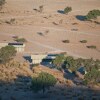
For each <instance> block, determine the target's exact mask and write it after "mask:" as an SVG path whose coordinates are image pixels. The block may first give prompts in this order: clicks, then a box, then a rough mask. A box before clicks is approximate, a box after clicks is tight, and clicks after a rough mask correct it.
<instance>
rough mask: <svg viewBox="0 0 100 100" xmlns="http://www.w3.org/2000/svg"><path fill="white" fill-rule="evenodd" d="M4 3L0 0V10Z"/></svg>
mask: <svg viewBox="0 0 100 100" xmlns="http://www.w3.org/2000/svg"><path fill="white" fill-rule="evenodd" d="M4 4H5V0H0V10H1V9H2V6H3V5H4Z"/></svg>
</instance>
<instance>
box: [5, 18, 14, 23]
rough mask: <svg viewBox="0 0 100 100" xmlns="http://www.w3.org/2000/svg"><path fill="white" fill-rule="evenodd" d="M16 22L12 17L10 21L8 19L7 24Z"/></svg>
mask: <svg viewBox="0 0 100 100" xmlns="http://www.w3.org/2000/svg"><path fill="white" fill-rule="evenodd" d="M14 22H15V19H14V18H12V19H10V20H9V21H8V20H6V21H5V23H7V24H13V23H14Z"/></svg>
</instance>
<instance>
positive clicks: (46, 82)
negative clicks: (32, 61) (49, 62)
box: [31, 72, 57, 93]
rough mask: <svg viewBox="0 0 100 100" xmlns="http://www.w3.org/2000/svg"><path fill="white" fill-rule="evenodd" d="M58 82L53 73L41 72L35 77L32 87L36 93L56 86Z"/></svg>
mask: <svg viewBox="0 0 100 100" xmlns="http://www.w3.org/2000/svg"><path fill="white" fill-rule="evenodd" d="M56 82H57V80H56V78H55V77H54V76H53V75H51V74H48V73H46V72H41V73H40V74H39V76H38V77H33V79H32V86H31V88H32V90H33V91H34V92H35V93H37V92H39V91H41V90H43V93H44V92H45V91H46V90H47V89H49V88H50V87H52V86H54V85H55V84H56Z"/></svg>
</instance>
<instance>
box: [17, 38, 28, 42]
mask: <svg viewBox="0 0 100 100" xmlns="http://www.w3.org/2000/svg"><path fill="white" fill-rule="evenodd" d="M15 41H17V42H21V43H25V42H27V40H26V39H25V38H16V39H15Z"/></svg>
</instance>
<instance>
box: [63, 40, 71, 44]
mask: <svg viewBox="0 0 100 100" xmlns="http://www.w3.org/2000/svg"><path fill="white" fill-rule="evenodd" d="M62 42H63V43H70V41H69V40H62Z"/></svg>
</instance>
